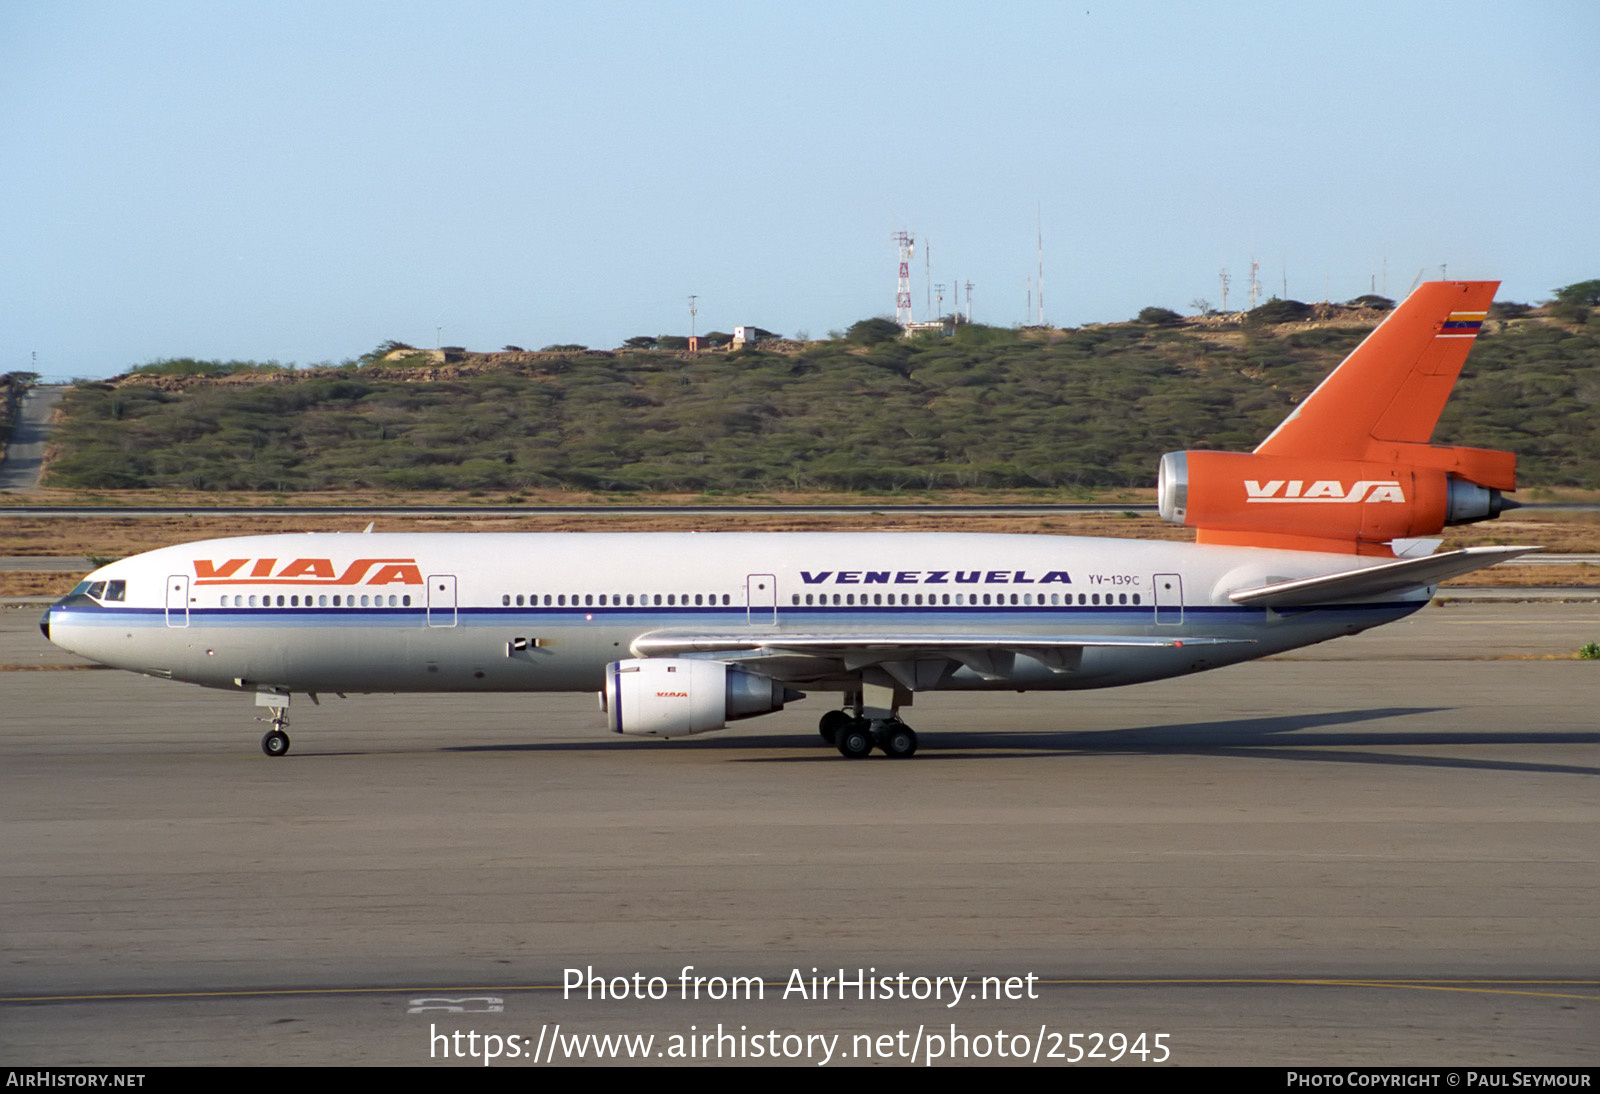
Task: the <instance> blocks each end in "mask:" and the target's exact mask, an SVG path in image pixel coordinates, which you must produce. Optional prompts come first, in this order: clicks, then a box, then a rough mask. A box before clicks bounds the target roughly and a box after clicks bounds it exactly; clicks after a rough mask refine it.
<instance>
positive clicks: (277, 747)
mask: <svg viewBox="0 0 1600 1094" xmlns="http://www.w3.org/2000/svg"><path fill="white" fill-rule="evenodd" d="M261 751H263V752H265V753H266V754H267V755H268V756H284V755H287V754H288V752H289V735H288V734H287V733H285V732H284V731H283V730H281V729H269V730H267V732H266V733H265V734H264V735H263V736H262V738H261Z"/></svg>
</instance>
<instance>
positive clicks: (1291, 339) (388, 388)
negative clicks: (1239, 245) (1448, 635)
mask: <svg viewBox="0 0 1600 1094" xmlns="http://www.w3.org/2000/svg"><path fill="white" fill-rule="evenodd" d="M1291 303H1293V302H1285V301H1274V302H1270V303H1269V304H1268V305H1265V306H1264V307H1263V309H1258V310H1257V311H1258V313H1260V312H1266V311H1267V310H1268V309H1271V308H1273V306H1274V305H1279V306H1280V307H1278V309H1277V310H1276V311H1275V312H1271V313H1268V314H1256V313H1252V314H1251V315H1250V316H1246V317H1239V316H1226V317H1207V318H1199V319H1189V320H1183V319H1181V318H1178V317H1175V316H1172V314H1171V313H1162V314H1159V315H1152V316H1150V318H1151V320H1152V321H1150V322H1135V323H1120V324H1105V325H1097V326H1090V327H1084V328H1081V329H1075V330H1034V329H1030V330H1022V331H1016V330H1004V329H999V328H991V327H984V326H977V325H969V326H963V327H959V328H957V330H956V333H955V335H954V337H951V338H937V337H921V338H918V339H914V340H898V339H897V340H892V341H883V342H875V343H872V344H866V345H863V344H857V343H853V342H850V341H847V340H843V339H837V340H829V341H822V342H805V343H801V342H777V343H763V344H760V345H757V346H755V347H745V348H741V349H737V350H725V351H714V352H708V353H701V354H698V355H691V354H688V353H683V352H669V351H660V350H655V351H650V350H640V351H634V350H623V351H614V352H611V351H604V352H595V351H584V350H580V349H576V348H573V349H563V350H557V351H552V352H542V353H526V352H522V351H510V352H503V353H494V354H474V353H468V352H465V351H449V352H439V351H435V352H433V353H423V352H418V351H414V350H408V349H406V348H403V347H402V348H399V349H394V348H392V347H382V349H383V352H374V353H373V354H369V355H368V356H367V358H364V359H363V360H362V361H361V362H352V363H350V364H348V365H346V366H343V367H340V368H323V369H306V370H294V369H286V368H282V367H279V366H276V365H270V364H269V365H255V364H251V363H238V362H233V363H228V364H223V363H219V362H194V361H177V362H158V363H156V364H154V365H150V366H145V367H144V368H142V369H138V370H135V371H134V372H131V373H129V374H127V375H125V376H122V377H118V378H117V379H115V380H112V381H108V382H104V383H89V384H83V385H81V386H80V387H79V388H78V389H76V390H75V391H73V392H71V393H70V394H69V396H68V398H67V400H66V402H65V404H64V410H65V420H64V422H63V423H62V425H61V426H60V428H59V430H58V432H57V446H56V451H55V454H54V458H53V460H52V462H51V466H50V472H49V478H48V480H47V482H48V483H49V484H50V485H53V486H64V487H77V488H96V489H110V488H143V487H162V488H182V489H193V490H208V491H210V490H268V491H304V490H327V489H341V490H349V489H400V490H470V491H497V492H498V491H511V492H514V491H517V490H521V489H549V488H558V489H581V490H606V491H698V492H706V491H721V492H730V493H739V492H749V491H760V490H790V491H794V490H802V491H803V490H846V491H858V490H873V491H885V490H888V491H893V490H903V489H912V488H914V489H919V490H923V489H952V488H1038V487H1044V488H1051V489H1057V490H1062V489H1065V490H1071V489H1073V488H1086V489H1087V488H1097V487H1128V486H1148V485H1151V484H1152V483H1153V482H1154V477H1155V468H1156V460H1157V458H1158V457H1159V456H1160V454H1161V453H1162V452H1165V451H1168V450H1172V449H1179V448H1223V449H1247V448H1250V447H1253V446H1254V445H1255V443H1256V442H1257V441H1259V440H1260V438H1261V437H1263V436H1265V434H1266V433H1267V432H1268V431H1269V430H1270V429H1271V428H1272V427H1273V426H1274V425H1276V424H1277V422H1278V421H1280V420H1281V419H1282V418H1283V417H1284V415H1286V414H1287V413H1288V412H1289V410H1290V409H1291V408H1292V407H1293V405H1294V404H1295V402H1296V401H1297V400H1299V399H1301V398H1304V397H1305V395H1306V394H1307V393H1308V392H1310V391H1311V390H1312V388H1313V387H1315V386H1316V384H1317V383H1318V382H1319V381H1320V380H1321V378H1322V377H1323V376H1324V375H1325V374H1326V373H1327V372H1328V371H1329V370H1330V369H1332V368H1333V367H1334V366H1335V365H1336V364H1337V363H1338V362H1339V360H1341V359H1342V358H1343V356H1344V355H1345V354H1346V353H1347V352H1348V351H1349V350H1350V349H1351V348H1353V347H1354V346H1355V345H1356V344H1357V343H1358V342H1359V341H1360V340H1361V338H1362V337H1364V336H1365V334H1366V333H1367V332H1368V331H1369V330H1371V329H1372V327H1373V326H1375V325H1376V323H1377V322H1378V321H1379V320H1380V319H1381V317H1382V312H1381V311H1377V310H1373V309H1369V308H1359V307H1358V308H1345V307H1333V308H1330V307H1328V306H1325V305H1323V306H1309V307H1308V306H1305V305H1299V306H1298V307H1299V308H1302V309H1305V310H1304V311H1294V310H1293V309H1287V311H1286V309H1285V308H1283V307H1281V306H1282V305H1287V304H1291ZM1147 312H1151V313H1156V312H1161V309H1147ZM1519 316H1521V317H1518V318H1513V319H1498V320H1493V319H1492V320H1491V321H1490V322H1489V323H1488V324H1486V326H1485V330H1484V332H1483V333H1482V335H1481V336H1480V337H1479V339H1478V344H1477V345H1476V346H1475V348H1474V349H1473V352H1472V355H1471V357H1470V358H1469V359H1468V362H1467V367H1466V371H1465V373H1464V374H1463V378H1462V380H1461V383H1460V384H1459V385H1458V387H1457V390H1456V395H1455V398H1454V399H1453V400H1452V401H1451V403H1450V405H1449V407H1448V408H1447V410H1446V412H1445V416H1444V419H1443V420H1442V421H1441V423H1440V427H1439V430H1438V432H1437V434H1436V438H1435V439H1436V440H1439V441H1441V442H1446V443H1451V444H1467V445H1479V446H1484V447H1490V448H1505V449H1509V450H1511V451H1515V452H1517V453H1518V454H1519V456H1520V458H1521V469H1522V479H1523V481H1524V482H1525V483H1527V484H1530V485H1543V486H1573V487H1585V488H1596V487H1600V436H1597V430H1600V425H1597V422H1600V413H1597V406H1596V404H1597V402H1600V319H1594V318H1590V317H1589V316H1588V313H1587V312H1582V313H1579V314H1575V315H1566V316H1564V317H1562V318H1552V317H1550V316H1548V315H1541V314H1538V313H1532V314H1523V313H1519ZM1275 320H1277V321H1275Z"/></svg>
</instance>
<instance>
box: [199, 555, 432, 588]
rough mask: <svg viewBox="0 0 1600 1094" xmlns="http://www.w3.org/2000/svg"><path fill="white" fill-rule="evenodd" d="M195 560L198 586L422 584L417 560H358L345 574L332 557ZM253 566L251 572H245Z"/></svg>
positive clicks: (346, 569)
mask: <svg viewBox="0 0 1600 1094" xmlns="http://www.w3.org/2000/svg"><path fill="white" fill-rule="evenodd" d="M282 561H283V565H282V566H279V565H278V563H279V562H280V560H279V559H276V558H230V559H226V560H224V561H222V562H214V561H212V560H211V559H208V558H197V559H195V560H194V578H195V580H194V583H195V584H196V585H421V584H422V570H421V569H420V568H419V567H418V566H417V560H416V559H414V558H358V559H356V560H355V561H353V562H351V563H350V564H349V565H348V566H346V567H345V568H344V570H343V571H342V572H341V571H339V570H338V569H336V568H335V567H334V564H333V560H332V559H331V558H295V559H288V560H282ZM246 566H249V569H248V570H247V569H245V567H246Z"/></svg>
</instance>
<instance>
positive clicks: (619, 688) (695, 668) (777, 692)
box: [601, 657, 805, 737]
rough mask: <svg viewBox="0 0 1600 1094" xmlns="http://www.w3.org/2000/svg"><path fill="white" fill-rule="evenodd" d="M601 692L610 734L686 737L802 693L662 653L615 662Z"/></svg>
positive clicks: (726, 667) (724, 666) (719, 664)
mask: <svg viewBox="0 0 1600 1094" xmlns="http://www.w3.org/2000/svg"><path fill="white" fill-rule="evenodd" d="M601 697H602V701H603V703H604V706H605V709H606V724H607V726H608V728H610V730H611V732H613V733H628V734H632V735H634V736H640V737H686V736H688V735H690V734H692V733H706V732H708V731H710V730H713V729H721V728H723V726H725V725H726V724H727V723H728V722H732V721H736V720H738V719H740V718H753V717H755V716H756V715H758V714H771V713H772V712H773V711H775V710H781V709H783V704H784V703H788V702H793V701H794V700H796V699H803V698H804V697H805V696H804V695H802V694H801V693H800V692H798V691H793V690H791V689H789V688H786V687H784V686H783V685H782V684H780V683H778V682H777V681H776V680H774V679H772V678H771V677H770V676H761V675H759V674H757V673H754V672H747V671H746V670H744V669H741V668H738V667H736V666H734V665H730V664H728V663H727V662H726V661H705V660H699V659H696V658H690V657H662V658H634V659H632V660H627V661H613V662H612V663H611V664H609V665H607V666H606V690H605V691H604V692H603V693H602V696H601Z"/></svg>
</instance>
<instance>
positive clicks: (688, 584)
mask: <svg viewBox="0 0 1600 1094" xmlns="http://www.w3.org/2000/svg"><path fill="white" fill-rule="evenodd" d="M1353 561H1354V560H1353V559H1352V557H1351V556H1349V555H1325V554H1318V553H1314V552H1305V551H1277V550H1266V549H1259V548H1240V547H1214V546H1197V545H1193V544H1174V543H1161V542H1148V541H1140V540H1114V539H1084V538H1068V537H1055V536H1035V535H972V534H941V533H861V534H843V533H824V534H810V533H805V534H802V533H739V534H724V533H650V534H550V535H528V534H438V535H422V534H418V535H410V534H392V535H385V534H379V535H362V534H306V535H277V536H251V537H241V538H236V539H222V540H210V541H205V542H199V543H192V544H185V545H181V546H177V547H168V548H164V549H162V550H158V551H152V552H150V553H148V554H143V555H139V556H136V557H133V558H128V559H124V560H121V561H119V562H114V563H112V564H110V565H108V566H105V567H102V568H101V569H99V570H97V571H95V573H94V574H91V575H90V577H89V578H88V579H87V580H86V582H85V584H84V585H82V586H80V587H79V588H80V590H86V591H85V592H79V593H76V595H73V596H69V597H67V598H65V599H63V600H62V601H61V602H59V603H57V604H56V605H55V606H53V607H52V608H51V609H50V611H49V612H48V613H47V615H46V619H45V623H46V628H47V633H48V635H49V637H50V638H51V640H52V641H54V642H56V643H57V644H59V645H61V646H63V647H65V648H67V649H69V650H72V651H74V652H76V653H79V654H82V655H83V656H85V657H88V658H91V659H93V660H95V661H98V662H101V663H103V664H107V665H111V666H114V667H117V668H123V669H129V670H132V671H135V672H142V673H149V674H152V675H157V676H161V677H166V678H170V679H174V680H183V681H188V682H190V683H195V684H201V685H204V686H207V687H219V688H241V689H262V688H274V689H282V690H285V691H306V692H320V691H333V692H378V691H381V692H398V691H440V692H448V691H594V690H599V689H600V688H601V686H602V679H603V675H604V672H605V667H606V665H607V664H609V663H611V662H615V661H618V660H620V659H624V658H629V657H633V656H635V652H636V651H635V647H636V644H638V643H639V642H640V640H641V639H647V640H648V639H650V638H654V637H659V636H669V637H670V636H674V635H678V636H687V637H693V636H695V635H699V634H709V633H715V634H718V635H722V636H726V635H728V634H730V633H734V632H739V631H741V630H746V631H749V632H751V633H756V632H760V633H763V634H772V633H776V632H783V633H787V632H797V633H799V632H804V633H817V632H823V633H826V634H829V635H848V636H871V635H874V634H885V635H889V634H894V635H904V634H906V633H915V634H918V635H924V636H927V635H943V634H961V635H982V634H990V633H992V634H997V635H999V634H1004V635H1008V636H1018V635H1039V636H1062V635H1069V636H1070V635H1094V636H1102V637H1103V636H1117V635H1125V636H1146V637H1161V638H1179V639H1181V638H1185V637H1196V638H1199V637H1206V638H1213V639H1230V640H1233V641H1232V644H1226V645H1214V646H1206V645H1203V644H1196V645H1193V646H1187V647H1186V646H1182V645H1174V646H1170V647H1166V648H1136V649H1119V648H1088V649H1085V650H1084V651H1083V653H1082V656H1081V660H1080V661H1077V662H1075V663H1074V665H1073V666H1072V669H1071V671H1062V670H1061V667H1060V666H1059V665H1056V666H1054V667H1052V666H1051V665H1050V664H1048V663H1044V662H1042V661H1039V660H1035V659H1033V658H1030V657H1028V656H1020V655H1019V656H1016V657H1015V658H1012V659H1009V660H1007V662H1006V664H1005V666H1004V669H1003V671H1000V672H993V671H991V672H980V671H974V670H973V669H972V668H971V667H970V666H968V667H962V668H961V669H959V670H957V671H954V672H953V673H949V674H946V675H944V676H942V677H941V678H940V679H939V682H938V684H937V687H939V688H941V689H952V688H960V689H985V688H987V689H1007V690H1011V689H1028V688H1053V689H1076V688H1090V687H1107V686H1113V685H1118V684H1129V683H1137V682H1140V681H1144V680H1152V679H1159V678H1163V677H1168V676H1176V675H1181V674H1184V673H1189V672H1196V671H1199V670H1202V669H1208V668H1214V667H1218V666H1220V665H1225V664H1232V663H1236V662H1239V661H1245V660H1250V659H1253V658H1257V657H1261V656H1264V655H1267V654H1271V653H1276V652H1279V651H1282V650H1286V649H1292V648H1295V647H1298V646H1305V645H1308V644H1311V643H1314V642H1321V641H1324V640H1326V639H1329V638H1334V637H1337V636H1340V635H1345V634H1354V633H1357V632H1359V631H1362V630H1365V629H1367V628H1369V627H1372V626H1376V625H1378V624H1381V623H1386V622H1390V621H1393V620H1395V619H1398V618H1401V617H1402V616H1405V615H1407V614H1409V613H1411V612H1413V611H1415V610H1417V609H1418V608H1420V607H1421V606H1422V605H1423V604H1425V603H1426V602H1427V598H1428V594H1429V590H1426V589H1423V590H1415V591H1412V592H1409V593H1406V594H1390V595H1386V596H1381V597H1375V598H1372V601H1371V602H1366V603H1341V604H1337V605H1330V606H1316V607H1305V608H1295V609H1290V610H1272V609H1267V608H1259V607H1258V608H1247V607H1240V606H1238V605H1235V604H1233V603H1232V602H1230V601H1229V599H1228V593H1229V592H1230V591H1233V590H1236V589H1240V588H1246V587H1251V586H1258V585H1262V584H1265V583H1269V582H1272V581H1279V580H1292V579H1296V578H1303V577H1310V576H1314V575H1319V574H1325V573H1332V572H1335V571H1339V570H1344V569H1348V568H1349V567H1350V566H1351V564H1352V562H1353ZM115 582H120V583H121V585H120V586H116V585H114V584H113V583H115ZM96 583H104V584H103V585H97V584H96ZM97 589H98V590H99V593H100V595H99V596H98V597H95V596H92V595H89V594H90V593H93V592H94V591H95V590H97ZM108 589H116V592H117V593H118V594H119V595H120V596H121V599H110V598H108V597H107V596H106V590H108ZM1241 640H1244V641H1241ZM647 644H648V643H647ZM768 665H769V667H768V668H766V669H764V670H763V671H765V672H767V673H768V674H769V675H772V676H774V677H775V678H778V679H782V680H784V681H785V682H792V683H794V684H795V685H796V686H797V687H804V686H807V685H810V686H813V687H833V686H835V685H837V686H841V687H846V688H848V687H849V686H850V684H851V681H852V680H853V679H854V680H857V681H859V679H860V673H859V671H857V670H854V669H852V668H851V667H850V665H849V664H848V663H844V664H841V663H839V662H837V661H835V662H828V661H815V660H807V659H804V658H797V659H795V660H794V661H793V662H792V663H787V662H771V661H769V662H768ZM771 666H776V667H771Z"/></svg>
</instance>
